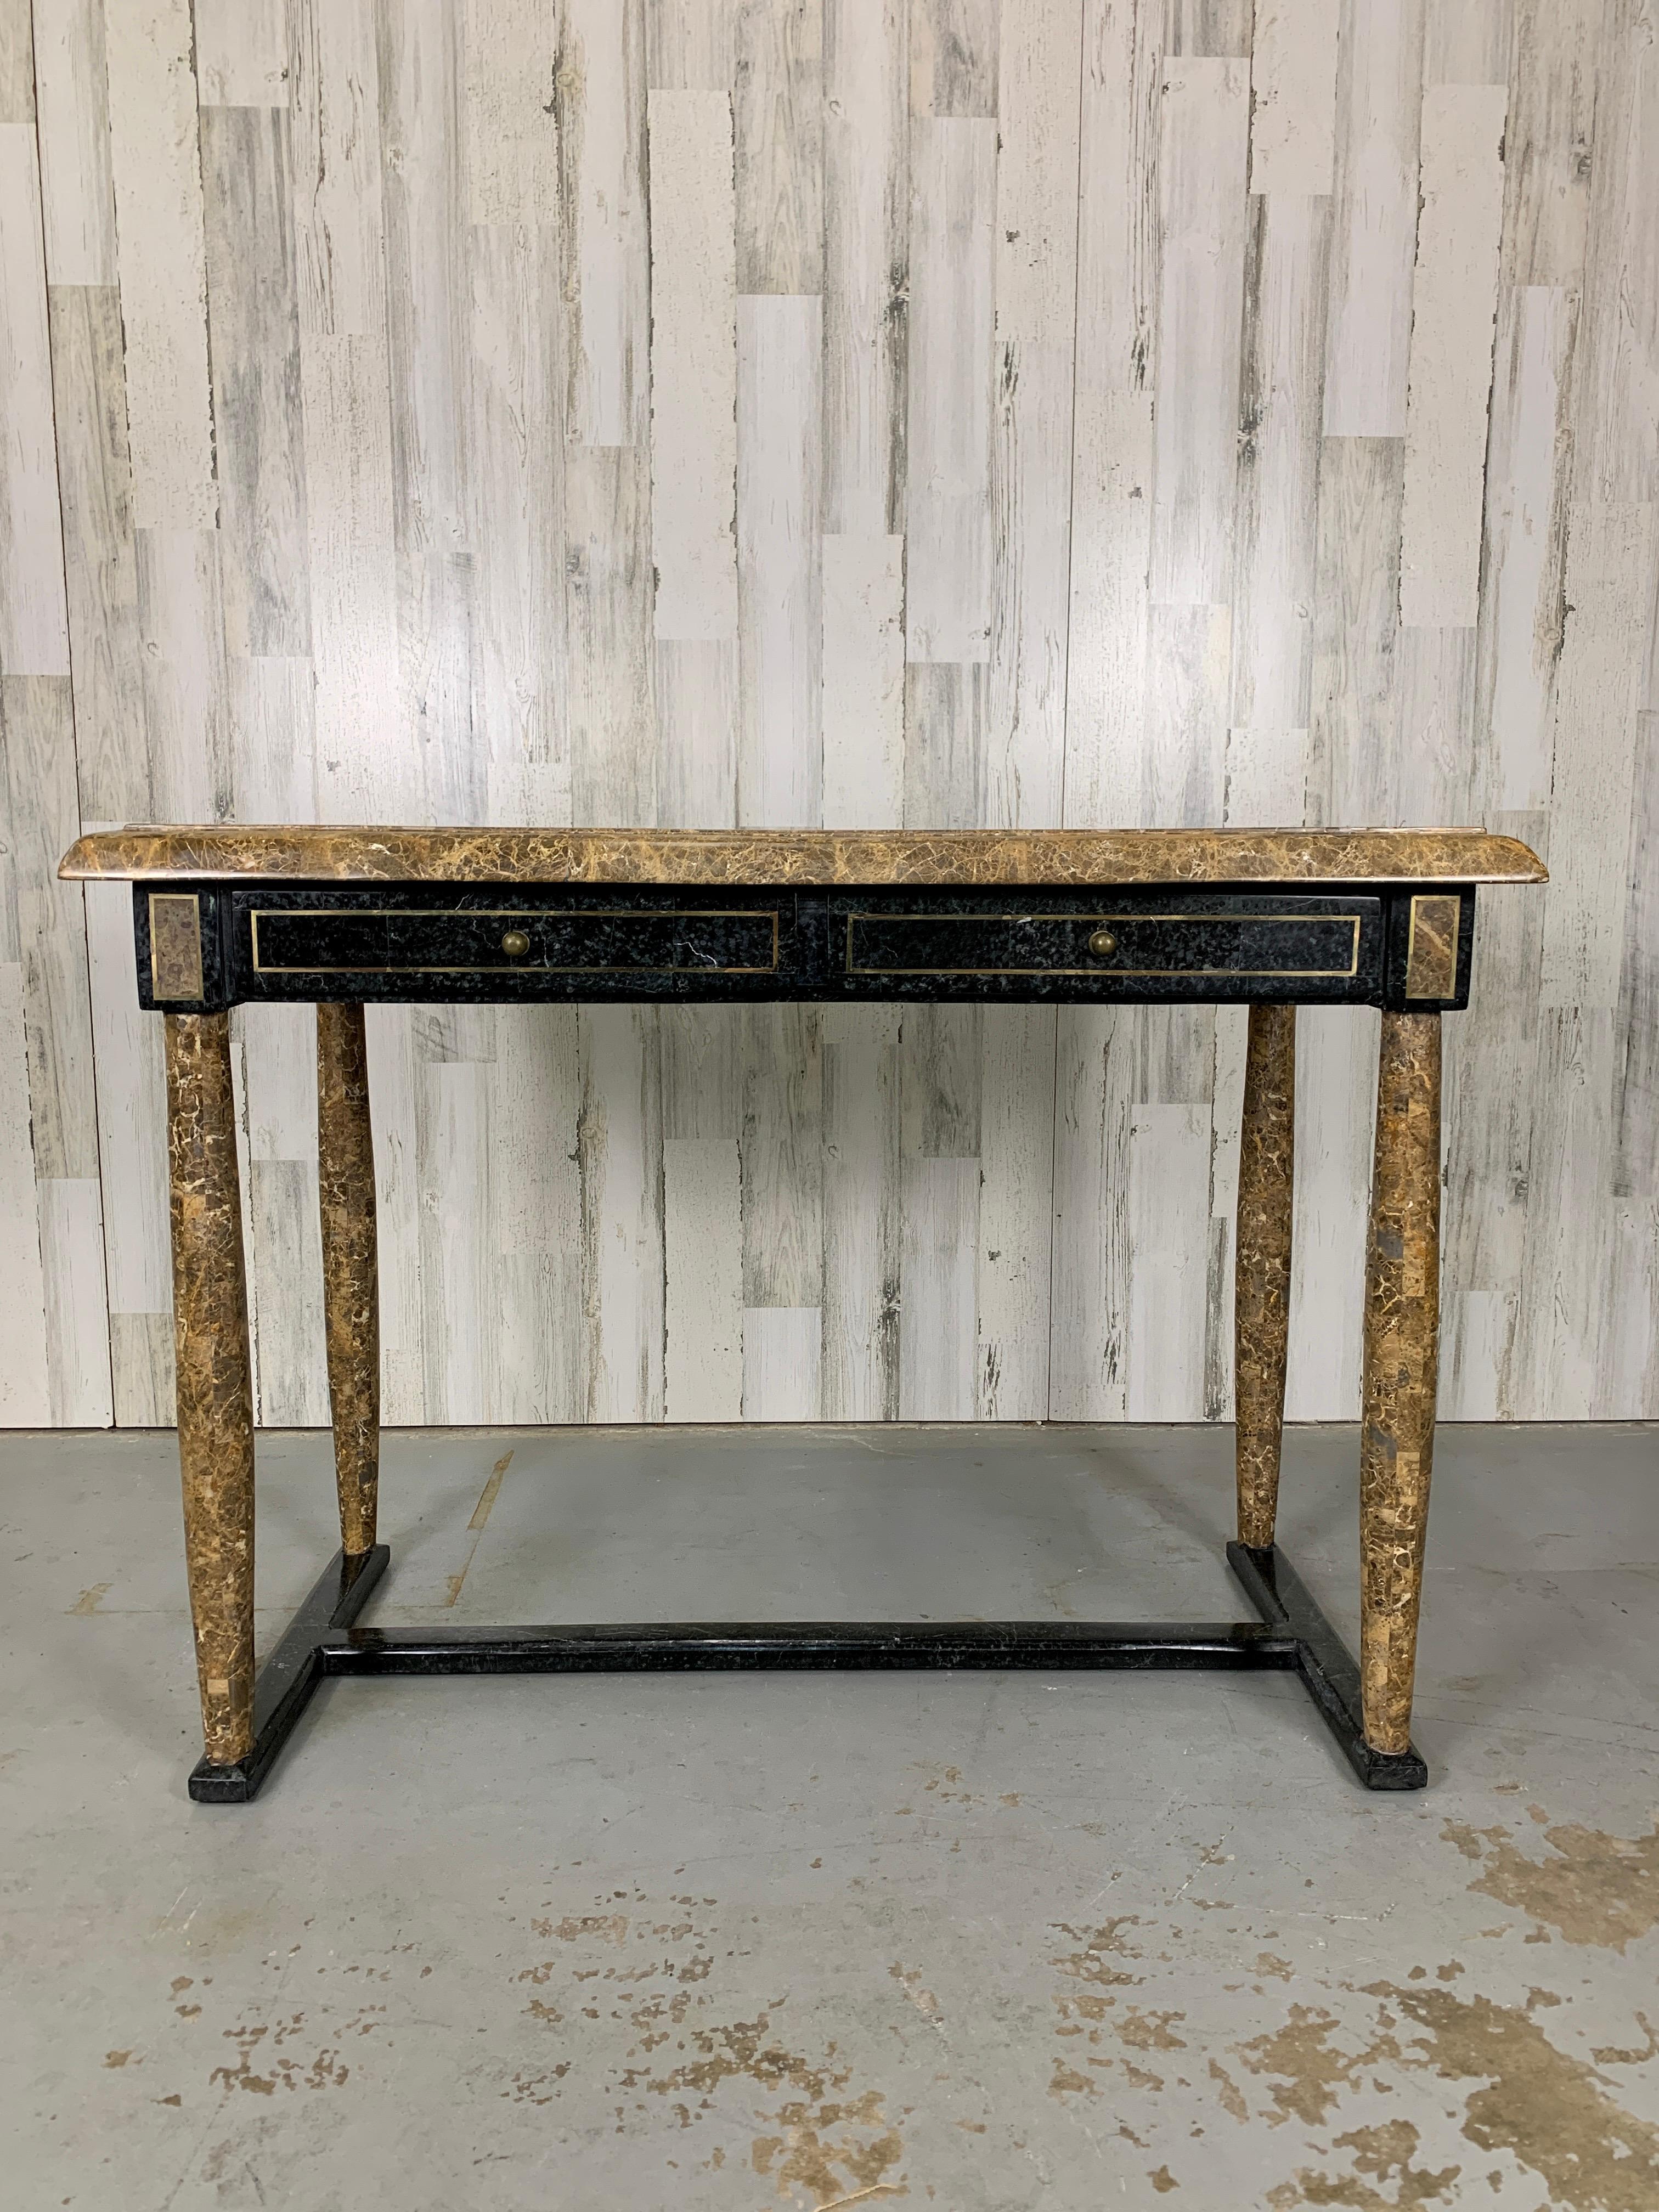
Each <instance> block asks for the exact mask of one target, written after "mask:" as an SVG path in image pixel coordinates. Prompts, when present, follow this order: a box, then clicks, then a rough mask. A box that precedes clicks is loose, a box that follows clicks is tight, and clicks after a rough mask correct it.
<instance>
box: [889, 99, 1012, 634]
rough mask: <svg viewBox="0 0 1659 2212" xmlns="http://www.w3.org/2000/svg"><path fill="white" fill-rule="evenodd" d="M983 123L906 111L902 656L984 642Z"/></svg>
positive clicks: (989, 221) (986, 290)
mask: <svg viewBox="0 0 1659 2212" xmlns="http://www.w3.org/2000/svg"><path fill="white" fill-rule="evenodd" d="M996 143H997V133H996V126H995V125H994V124H992V123H988V122H979V121H974V120H968V119H962V118H955V117H951V118H933V117H927V118H923V117H916V118H913V120H912V123H911V126H910V322H909V355H908V402H907V410H906V421H907V426H908V427H907V437H906V467H907V471H908V474H907V483H906V515H907V571H908V573H907V577H906V586H905V630H906V641H905V653H906V657H907V659H910V660H913V661H946V662H972V661H983V660H986V659H988V658H989V655H990V649H991V563H990V551H991V549H990V537H989V492H990V480H991V377H992V340H993V335H994V307H993V301H994V269H995V247H994V235H993V234H994V218H995V211H996Z"/></svg>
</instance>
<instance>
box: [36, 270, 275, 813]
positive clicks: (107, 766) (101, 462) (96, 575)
mask: <svg viewBox="0 0 1659 2212" xmlns="http://www.w3.org/2000/svg"><path fill="white" fill-rule="evenodd" d="M50 309H51V325H52V396H53V404H54V410H55V417H56V428H57V432H58V487H59V492H60V496H61V500H62V507H63V524H64V571H65V574H66V577H67V580H68V586H69V620H70V645H71V652H70V671H71V676H72V685H71V689H72V693H73V700H74V709H75V754H76V783H77V786H78V790H79V797H80V803H81V810H82V814H83V815H84V816H85V817H86V818H87V819H88V821H100V822H117V823H119V822H137V821H153V820H155V816H156V808H155V801H154V798H153V795H152V787H151V775H150V760H149V728H148V726H147V722H146V719H145V713H144V698H143V686H142V685H141V684H137V683H135V682H134V681H133V671H134V670H135V669H136V668H137V667H139V666H140V665H142V647H141V645H140V640H139V624H138V574H137V552H136V549H135V545H134V542H133V532H132V477H131V469H130V467H129V465H128V459H127V410H126V395H125V386H124V382H123V377H122V362H121V301H120V295H119V294H118V292H117V290H116V289H115V287H114V286H113V285H112V284H110V285H96V286H94V285H55V286H54V287H53V288H52V292H51V295H50ZM309 674H310V671H309V669H308V668H307V684H308V682H309ZM251 818H252V819H256V820H258V819H261V818H264V817H258V816H256V817H251Z"/></svg>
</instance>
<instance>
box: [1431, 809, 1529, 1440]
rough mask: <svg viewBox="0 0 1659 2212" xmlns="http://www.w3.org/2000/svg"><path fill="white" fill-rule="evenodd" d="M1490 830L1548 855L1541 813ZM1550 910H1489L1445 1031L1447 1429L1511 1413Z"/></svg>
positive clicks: (1493, 820)
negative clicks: (1453, 1423)
mask: <svg viewBox="0 0 1659 2212" xmlns="http://www.w3.org/2000/svg"><path fill="white" fill-rule="evenodd" d="M1486 818H1487V823H1488V826H1489V827H1490V828H1492V829H1494V830H1497V831H1498V832H1500V833H1502V834H1504V835H1507V836H1515V837H1519V838H1520V839H1521V840H1522V842H1523V843H1527V844H1530V845H1531V846H1532V847H1533V848H1534V851H1541V852H1547V849H1548V845H1549V836H1548V831H1549V823H1548V818H1547V816H1546V815H1544V814H1543V813H1541V812H1538V813H1528V814H1502V813H1499V814H1490V815H1488V817H1486ZM1544 922H1545V903H1544V901H1543V900H1542V899H1541V898H1514V899H1510V898H1499V897H1498V896H1492V897H1489V898H1486V899H1483V900H1482V902H1481V903H1480V908H1479V910H1478V914H1477V918H1476V924H1475V937H1474V975H1473V980H1472V982H1471V986H1470V991H1469V1006H1468V1012H1466V1013H1464V1014H1462V1015H1460V1016H1459V1018H1458V1019H1457V1020H1456V1021H1455V1022H1448V1023H1447V1024H1445V1044H1444V1049H1445V1105H1444V1121H1445V1131H1446V1138H1445V1153H1446V1164H1445V1193H1446V1196H1445V1205H1444V1211H1443V1218H1442V1227H1441V1254H1442V1260H1441V1277H1440V1285H1441V1287H1440V1296H1441V1312H1442V1316H1443V1350H1442V1356H1441V1370H1440V1371H1441V1385H1440V1395H1441V1405H1442V1409H1443V1412H1444V1413H1445V1414H1446V1417H1447V1418H1448V1419H1455V1420H1497V1419H1505V1418H1507V1417H1509V1415H1510V1413H1511V1412H1512V1410H1513V1407H1514V1403H1515V1399H1516V1392H1517V1389H1519V1388H1520V1387H1521V1378H1520V1377H1519V1376H1518V1375H1517V1373H1516V1356H1517V1344H1516V1336H1517V1324H1518V1321H1519V1310H1520V1306H1521V1304H1522V1289H1523V1269H1524V1267H1525V1261H1526V1231H1527V1212H1528V1204H1529V1196H1530V1186H1531V1181H1532V1166H1531V1161H1532V1152H1533V1148H1534V1144H1535V1143H1542V1144H1548V1143H1551V1142H1553V1132H1550V1131H1548V1130H1546V1129H1545V1128H1543V1127H1541V1125H1540V1126H1534V1097H1535V1091H1536V1067H1535V1062H1536V1057H1537V1040H1538V1014H1537V999H1538V974H1539V965H1540V962H1541V957H1542V952H1543V938H1544Z"/></svg>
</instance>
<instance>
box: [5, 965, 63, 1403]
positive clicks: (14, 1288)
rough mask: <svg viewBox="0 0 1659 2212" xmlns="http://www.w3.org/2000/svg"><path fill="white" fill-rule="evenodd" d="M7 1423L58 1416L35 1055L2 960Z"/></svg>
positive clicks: (16, 989) (16, 988) (12, 978)
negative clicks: (35, 1131)
mask: <svg viewBox="0 0 1659 2212" xmlns="http://www.w3.org/2000/svg"><path fill="white" fill-rule="evenodd" d="M0 1236H3V1238H4V1246H5V1251H6V1255H7V1259H6V1266H5V1267H4V1269H3V1270H0V1331H3V1340H4V1343H5V1346H6V1356H5V1358H3V1359H0V1427H4V1428H9V1429H43V1428H45V1427H46V1425H47V1424H48V1423H49V1422H50V1421H51V1419H52V1399H51V1393H50V1389H49V1386H48V1383H47V1376H46V1282H45V1278H44V1275H43V1273H42V1271H41V1265H40V1212H39V1203H38V1199H37V1194H36V1190H35V1181H34V1158H33V1152H32V1151H31V1149H30V1146H29V1079H28V1054H27V1046H26V1044H25V1042H24V1035H23V971H22V969H21V967H20V966H19V965H18V964H17V963H16V962H15V961H8V962H5V963H0Z"/></svg>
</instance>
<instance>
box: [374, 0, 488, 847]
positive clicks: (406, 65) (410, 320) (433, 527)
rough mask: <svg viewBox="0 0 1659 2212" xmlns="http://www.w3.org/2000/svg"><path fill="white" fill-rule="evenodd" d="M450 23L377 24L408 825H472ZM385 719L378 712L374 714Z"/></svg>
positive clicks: (459, 189)
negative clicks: (411, 810) (411, 812)
mask: <svg viewBox="0 0 1659 2212" xmlns="http://www.w3.org/2000/svg"><path fill="white" fill-rule="evenodd" d="M461 30H462V23H461V15H460V11H459V9H456V8H454V7H453V6H451V5H450V4H448V0H408V4H407V5H406V6H404V8H402V9H399V10H398V11H397V12H395V13H392V12H391V11H383V12H382V13H381V14H380V16H379V17H378V19H377V22H376V51H377V55H378V59H379V64H380V100H381V118H380V124H381V150H382V159H381V191H382V195H383V199H384V204H385V210H386V257H385V258H386V335H387V353H388V356H389V361H390V370H391V392H392V527H393V532H394V535H395V539H396V545H397V579H398V715H397V720H398V723H399V724H400V725H401V728H400V730H399V732H398V734H399V738H400V750H401V752H402V756H403V760H404V763H405V766H404V775H406V776H407V777H408V778H409V780H410V782H411V783H413V784H415V786H416V789H417V791H418V797H417V798H416V799H415V801H414V804H415V805H416V810H417V811H416V815H415V816H414V817H413V818H415V819H417V820H422V821H428V822H435V823H453V822H471V821H477V820H478V819H480V818H481V817H482V816H483V812H484V810H485V809H486V808H487V806H488V803H489V789H488V784H489V777H488V771H487V768H486V765H485V762H484V758H483V749H482V747H481V746H479V745H478V744H476V743H475V735H474V731H473V727H472V677H471V656H472V650H473V647H474V644H475V642H476V633H475V629H474V610H473V604H472V600H473V592H472V583H473V568H472V558H471V555H472V548H471V544H470V543H469V539H468V535H467V530H468V520H469V518H468V513H467V482H466V467H467V453H466V425H465V362H466V357H467V351H468V340H467V331H466V318H467V283H468V276H467V252H466V244H467V232H466V225H465V215H466V213H467V210H468V197H467V170H468V166H469V165H468V161H467V158H466V139H465V117H464V115H463V113H462V112H461V110H462V107H463V105H464V102H463V100H462V97H461V83H460V76H461V71H462V70H463V68H464V65H465V62H464V52H463V41H462V38H461ZM379 712H380V716H381V718H382V720H384V719H385V706H384V703H382V705H381V706H380V709H379Z"/></svg>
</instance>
